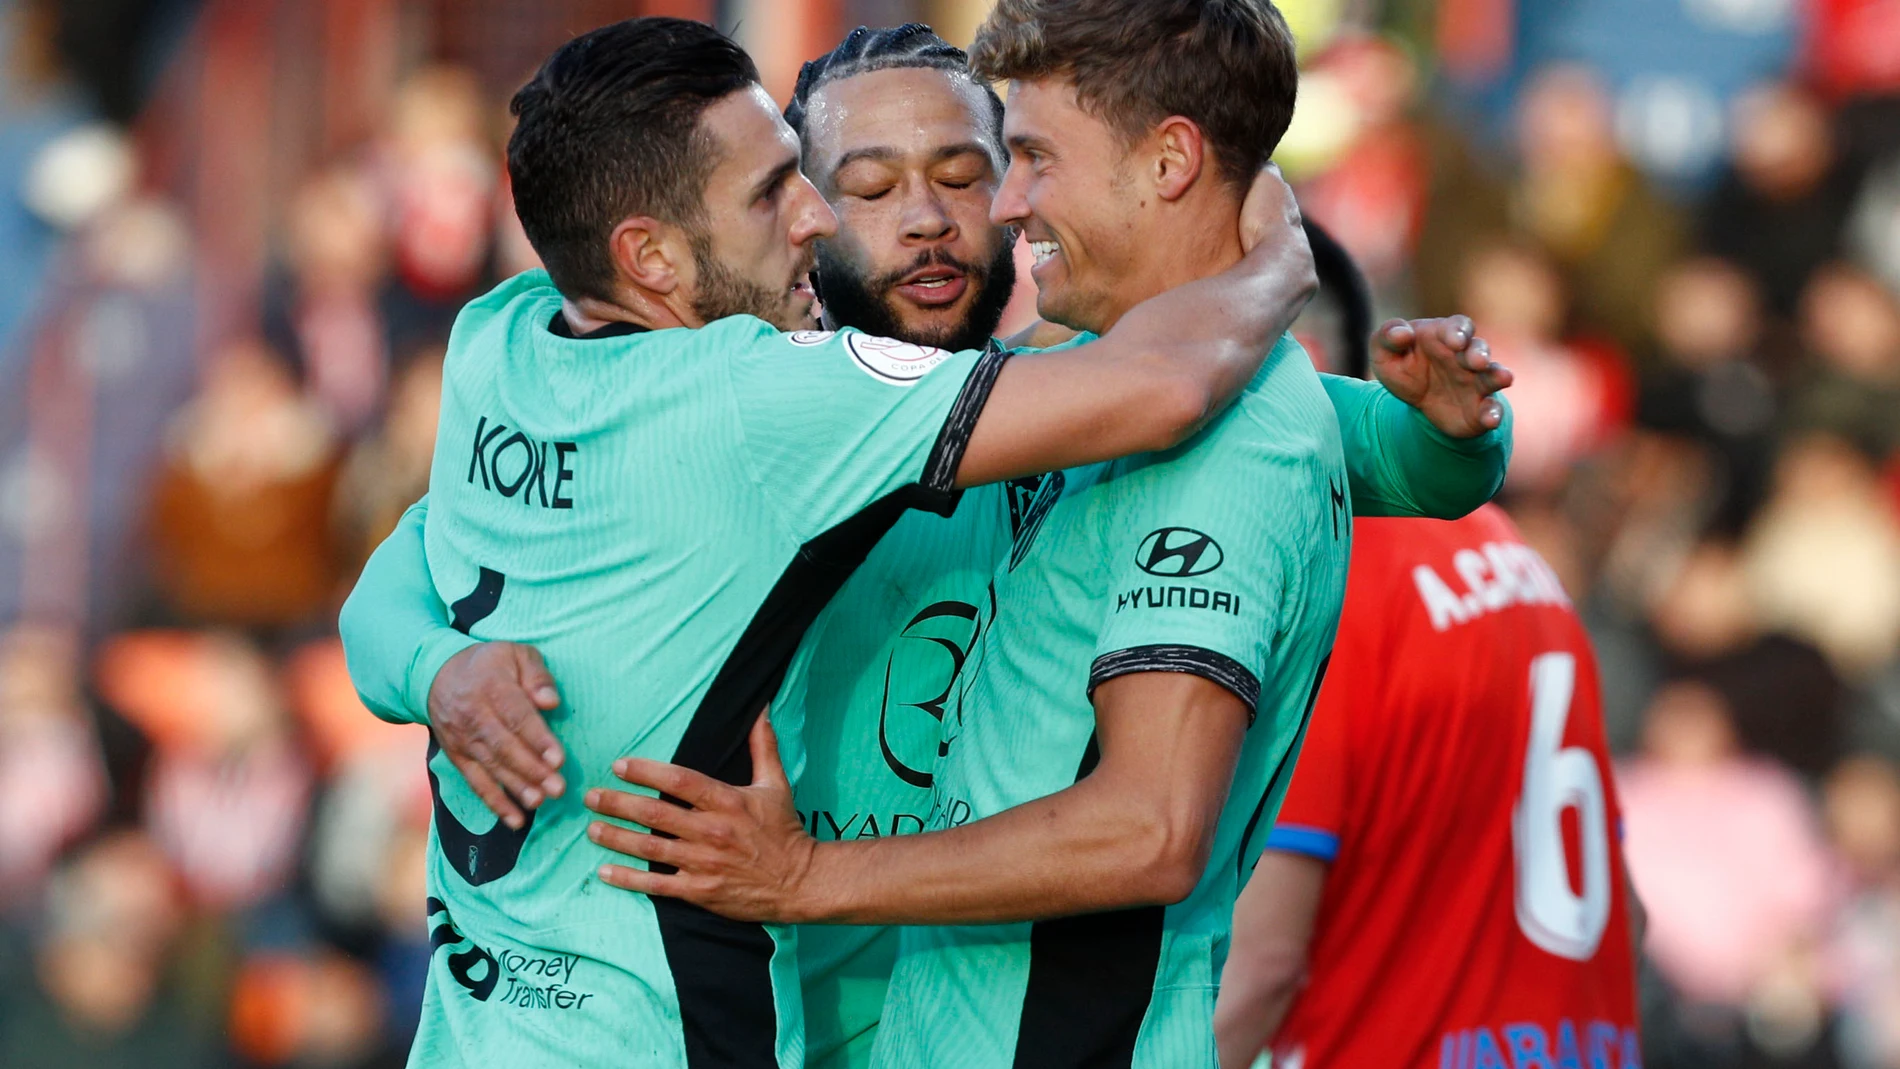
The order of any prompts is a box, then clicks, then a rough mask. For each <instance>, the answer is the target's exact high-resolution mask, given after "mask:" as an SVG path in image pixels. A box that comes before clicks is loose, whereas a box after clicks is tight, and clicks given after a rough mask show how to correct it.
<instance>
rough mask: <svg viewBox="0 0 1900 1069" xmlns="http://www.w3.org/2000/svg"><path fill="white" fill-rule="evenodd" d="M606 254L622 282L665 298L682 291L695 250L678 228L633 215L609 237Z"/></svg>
mask: <svg viewBox="0 0 1900 1069" xmlns="http://www.w3.org/2000/svg"><path fill="white" fill-rule="evenodd" d="M607 254H608V255H609V256H611V257H612V258H613V262H614V268H615V270H616V272H617V273H618V274H619V275H620V278H621V281H622V282H623V283H627V284H630V285H633V286H635V287H637V288H639V289H643V290H646V291H648V292H651V293H656V294H661V295H666V294H670V293H672V292H673V291H674V290H675V289H677V288H679V285H680V282H681V280H682V276H683V274H684V272H685V269H686V264H687V263H689V262H691V259H692V247H691V246H690V245H689V244H688V243H687V241H686V236H685V235H684V234H682V233H681V232H680V229H679V228H678V227H676V226H672V225H669V224H667V223H662V222H660V221H659V220H658V219H655V218H653V217H652V216H647V215H632V216H628V217H627V218H625V219H622V220H621V221H620V223H619V225H617V226H615V227H614V229H613V233H611V234H609V235H608V236H607Z"/></svg>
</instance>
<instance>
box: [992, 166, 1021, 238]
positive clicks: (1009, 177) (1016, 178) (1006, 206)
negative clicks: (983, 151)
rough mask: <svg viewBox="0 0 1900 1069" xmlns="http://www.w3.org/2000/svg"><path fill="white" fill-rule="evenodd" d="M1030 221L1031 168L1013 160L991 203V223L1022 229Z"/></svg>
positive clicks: (1004, 173)
mask: <svg viewBox="0 0 1900 1069" xmlns="http://www.w3.org/2000/svg"><path fill="white" fill-rule="evenodd" d="M1028 219H1029V168H1028V167H1026V166H1024V165H1023V164H1020V163H1018V162H1016V161H1015V160H1011V161H1010V162H1009V170H1007V171H1004V172H1003V181H1002V184H1001V185H998V186H997V187H996V197H995V198H994V199H992V200H991V201H990V222H992V223H995V224H996V225H997V226H1016V227H1020V226H1022V225H1023V223H1024V222H1026V221H1027V220H1028Z"/></svg>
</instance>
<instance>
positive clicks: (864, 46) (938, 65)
mask: <svg viewBox="0 0 1900 1069" xmlns="http://www.w3.org/2000/svg"><path fill="white" fill-rule="evenodd" d="M969 62H970V57H969V56H968V55H966V54H965V53H964V51H963V49H961V48H958V47H957V46H955V45H953V44H951V43H950V42H948V41H946V40H944V39H943V38H941V37H938V36H937V34H936V32H935V31H934V30H932V29H931V28H930V27H928V26H926V25H924V24H923V23H921V22H907V23H905V24H904V25H902V26H897V27H889V28H885V29H880V30H873V29H871V28H870V27H868V26H859V27H858V28H857V29H855V30H852V31H851V32H850V33H848V34H846V35H845V38H844V40H842V41H840V42H838V47H836V48H834V49H832V50H831V51H829V52H827V53H825V54H824V55H822V56H819V57H818V58H817V59H814V60H812V61H811V62H809V63H807V64H805V65H804V66H803V67H801V68H799V71H798V85H797V86H796V87H795V88H794V89H793V90H792V102H791V103H790V104H787V105H786V106H785V122H786V124H787V125H789V126H790V127H791V128H792V129H793V130H794V131H796V132H797V133H798V135H799V137H801V138H803V137H804V136H805V109H806V106H807V105H808V104H809V103H810V101H811V96H812V94H813V93H816V92H817V91H818V90H819V89H820V88H822V87H823V86H825V85H827V84H829V83H831V82H835V81H837V80H839V79H841V78H850V77H854V76H856V75H859V74H868V73H870V72H871V71H887V70H937V71H946V72H951V73H955V74H961V75H963V76H964V77H965V78H969V79H970V82H971V84H973V85H975V86H977V87H978V88H980V89H982V90H983V96H984V98H985V99H987V100H988V101H989V104H990V129H989V133H990V135H991V138H992V141H993V143H994V144H995V145H996V147H997V151H998V152H999V153H1000V152H1001V151H1002V144H1003V100H1002V98H1001V97H999V96H997V95H996V90H995V89H993V88H991V87H990V84H989V83H988V82H985V81H982V80H981V79H978V78H976V77H974V76H973V75H971V74H970V67H969Z"/></svg>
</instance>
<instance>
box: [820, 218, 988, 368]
mask: <svg viewBox="0 0 1900 1069" xmlns="http://www.w3.org/2000/svg"><path fill="white" fill-rule="evenodd" d="M931 264H938V265H941V266H943V267H953V268H956V269H957V270H959V271H961V272H963V274H964V276H965V277H966V278H967V279H968V280H969V286H970V288H971V291H972V292H974V293H975V294H976V298H975V299H974V300H973V301H971V302H970V306H969V311H968V312H967V313H966V314H965V315H964V317H963V321H962V322H960V323H951V324H948V325H944V326H935V325H933V326H927V327H911V326H907V325H906V324H905V323H904V320H903V318H902V317H901V316H900V315H899V314H898V311H897V306H896V302H895V298H894V297H893V296H892V293H891V291H892V290H894V289H896V288H897V284H898V283H899V282H901V281H902V280H903V278H904V276H905V275H908V274H910V273H911V272H913V271H915V270H917V269H918V268H920V267H927V266H929V265H931ZM812 282H813V284H814V285H816V286H817V287H818V299H819V300H820V301H822V302H823V303H824V307H825V315H826V316H827V317H828V318H829V319H830V321H831V323H832V324H833V325H835V326H840V327H855V328H857V329H858V330H861V331H863V332H865V333H866V334H876V335H882V336H883V337H887V338H897V339H899V340H900V341H907V342H910V343H912V344H914V345H932V346H935V347H937V348H939V349H948V350H950V351H951V352H957V351H960V350H964V349H982V348H984V347H986V346H988V345H989V343H990V339H991V338H992V337H994V336H995V333H996V325H997V324H998V323H1001V322H1002V321H1003V308H1004V306H1006V305H1008V304H1009V298H1010V296H1011V294H1013V293H1014V292H1015V289H1016V253H1015V247H1014V244H1013V243H1012V242H1007V241H1006V242H1003V243H1002V247H1001V248H999V249H997V250H996V255H995V256H993V257H991V258H990V262H989V263H987V264H981V265H976V264H966V263H964V262H963V261H962V260H959V259H957V258H956V257H954V256H952V255H950V253H948V252H947V251H945V250H944V249H942V248H941V247H939V248H935V249H929V250H926V251H924V252H923V253H922V254H920V255H919V256H918V257H917V259H916V260H914V261H913V262H911V263H910V264H908V265H906V266H904V267H902V268H899V269H898V270H895V271H888V272H885V273H883V274H880V275H877V276H875V277H867V276H866V275H865V273H864V270H863V268H862V267H860V266H859V264H858V263H857V262H856V261H855V260H854V259H853V258H852V257H851V256H850V254H849V253H847V252H845V251H844V250H842V249H840V248H838V246H837V242H836V240H835V239H833V240H832V241H821V242H819V243H818V269H817V271H816V272H815V273H814V274H813V275H812Z"/></svg>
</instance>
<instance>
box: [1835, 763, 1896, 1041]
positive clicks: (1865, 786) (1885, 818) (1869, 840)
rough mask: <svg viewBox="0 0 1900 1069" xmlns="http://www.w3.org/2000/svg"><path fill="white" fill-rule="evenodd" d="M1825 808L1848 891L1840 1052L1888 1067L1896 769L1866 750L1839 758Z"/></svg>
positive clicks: (1841, 926) (1892, 1016) (1839, 952)
mask: <svg viewBox="0 0 1900 1069" xmlns="http://www.w3.org/2000/svg"><path fill="white" fill-rule="evenodd" d="M1826 812H1827V824H1828V833H1829V838H1830V839H1831V840H1832V842H1833V844H1834V850H1835V852H1836V853H1837V854H1838V855H1839V856H1840V859H1841V865H1842V869H1843V872H1844V875H1845V880H1846V884H1847V887H1848V896H1849V897H1848V901H1847V904H1846V906H1845V908H1844V909H1843V910H1842V911H1841V915H1840V920H1839V922H1838V927H1837V931H1836V933H1835V952H1836V959H1837V960H1836V963H1835V964H1836V969H1837V970H1838V977H1837V982H1838V985H1839V988H1840V1000H1841V1002H1842V1004H1843V1006H1844V1009H1845V1014H1844V1015H1845V1018H1846V1022H1845V1023H1846V1027H1845V1029H1844V1035H1843V1040H1844V1042H1843V1046H1844V1051H1843V1053H1844V1054H1845V1055H1846V1061H1847V1063H1848V1064H1849V1065H1851V1066H1854V1067H1855V1069H1862V1067H1865V1069H1888V1067H1891V1066H1895V1065H1900V771H1896V770H1895V768H1894V766H1893V764H1892V763H1891V762H1889V761H1887V760H1885V759H1883V758H1880V757H1875V756H1873V755H1871V754H1862V755H1859V756H1856V757H1853V758H1850V759H1848V760H1846V761H1844V762H1842V763H1841V765H1840V767H1839V768H1837V769H1835V770H1834V772H1833V773H1832V774H1831V775H1830V776H1828V779H1827V792H1826Z"/></svg>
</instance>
